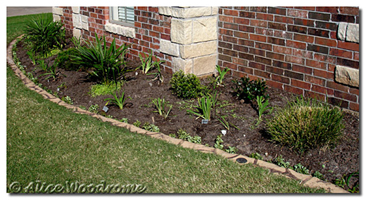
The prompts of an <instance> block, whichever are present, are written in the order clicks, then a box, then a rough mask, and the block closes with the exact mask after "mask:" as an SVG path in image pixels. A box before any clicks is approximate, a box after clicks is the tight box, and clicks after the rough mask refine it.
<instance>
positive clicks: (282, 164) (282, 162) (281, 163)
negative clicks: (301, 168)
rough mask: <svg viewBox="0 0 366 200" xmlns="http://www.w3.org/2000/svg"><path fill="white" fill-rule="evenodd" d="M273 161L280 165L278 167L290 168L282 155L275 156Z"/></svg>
mask: <svg viewBox="0 0 366 200" xmlns="http://www.w3.org/2000/svg"><path fill="white" fill-rule="evenodd" d="M273 163H275V164H276V165H278V166H280V167H284V168H292V167H291V164H290V162H285V159H284V158H283V157H282V155H280V156H277V157H276V158H275V159H274V160H273Z"/></svg>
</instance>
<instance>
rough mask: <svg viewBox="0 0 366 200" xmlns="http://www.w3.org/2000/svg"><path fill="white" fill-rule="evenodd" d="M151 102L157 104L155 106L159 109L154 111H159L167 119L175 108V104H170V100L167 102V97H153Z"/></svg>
mask: <svg viewBox="0 0 366 200" xmlns="http://www.w3.org/2000/svg"><path fill="white" fill-rule="evenodd" d="M151 102H152V103H153V104H154V105H155V108H156V109H157V111H154V112H157V113H159V115H160V116H163V117H164V118H165V119H166V118H167V117H168V115H169V113H170V111H171V110H172V108H173V105H168V103H169V102H166V101H165V99H160V98H157V99H153V100H152V101H151ZM165 106H167V107H169V108H168V109H166V107H165Z"/></svg>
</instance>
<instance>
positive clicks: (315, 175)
mask: <svg viewBox="0 0 366 200" xmlns="http://www.w3.org/2000/svg"><path fill="white" fill-rule="evenodd" d="M313 176H314V177H316V178H318V179H321V180H323V174H322V173H320V172H319V171H316V172H315V173H314V174H313Z"/></svg>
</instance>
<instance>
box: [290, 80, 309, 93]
mask: <svg viewBox="0 0 366 200" xmlns="http://www.w3.org/2000/svg"><path fill="white" fill-rule="evenodd" d="M291 85H292V86H295V87H299V88H303V89H306V90H310V87H311V84H310V83H307V82H304V81H299V80H296V79H291Z"/></svg>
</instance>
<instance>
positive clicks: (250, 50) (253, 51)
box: [249, 48, 266, 56]
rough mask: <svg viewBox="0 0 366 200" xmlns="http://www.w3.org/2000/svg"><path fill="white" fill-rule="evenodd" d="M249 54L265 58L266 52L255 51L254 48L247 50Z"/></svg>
mask: <svg viewBox="0 0 366 200" xmlns="http://www.w3.org/2000/svg"><path fill="white" fill-rule="evenodd" d="M249 53H251V54H255V55H260V56H265V55H266V52H265V51H264V50H262V49H255V48H250V49H249Z"/></svg>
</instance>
